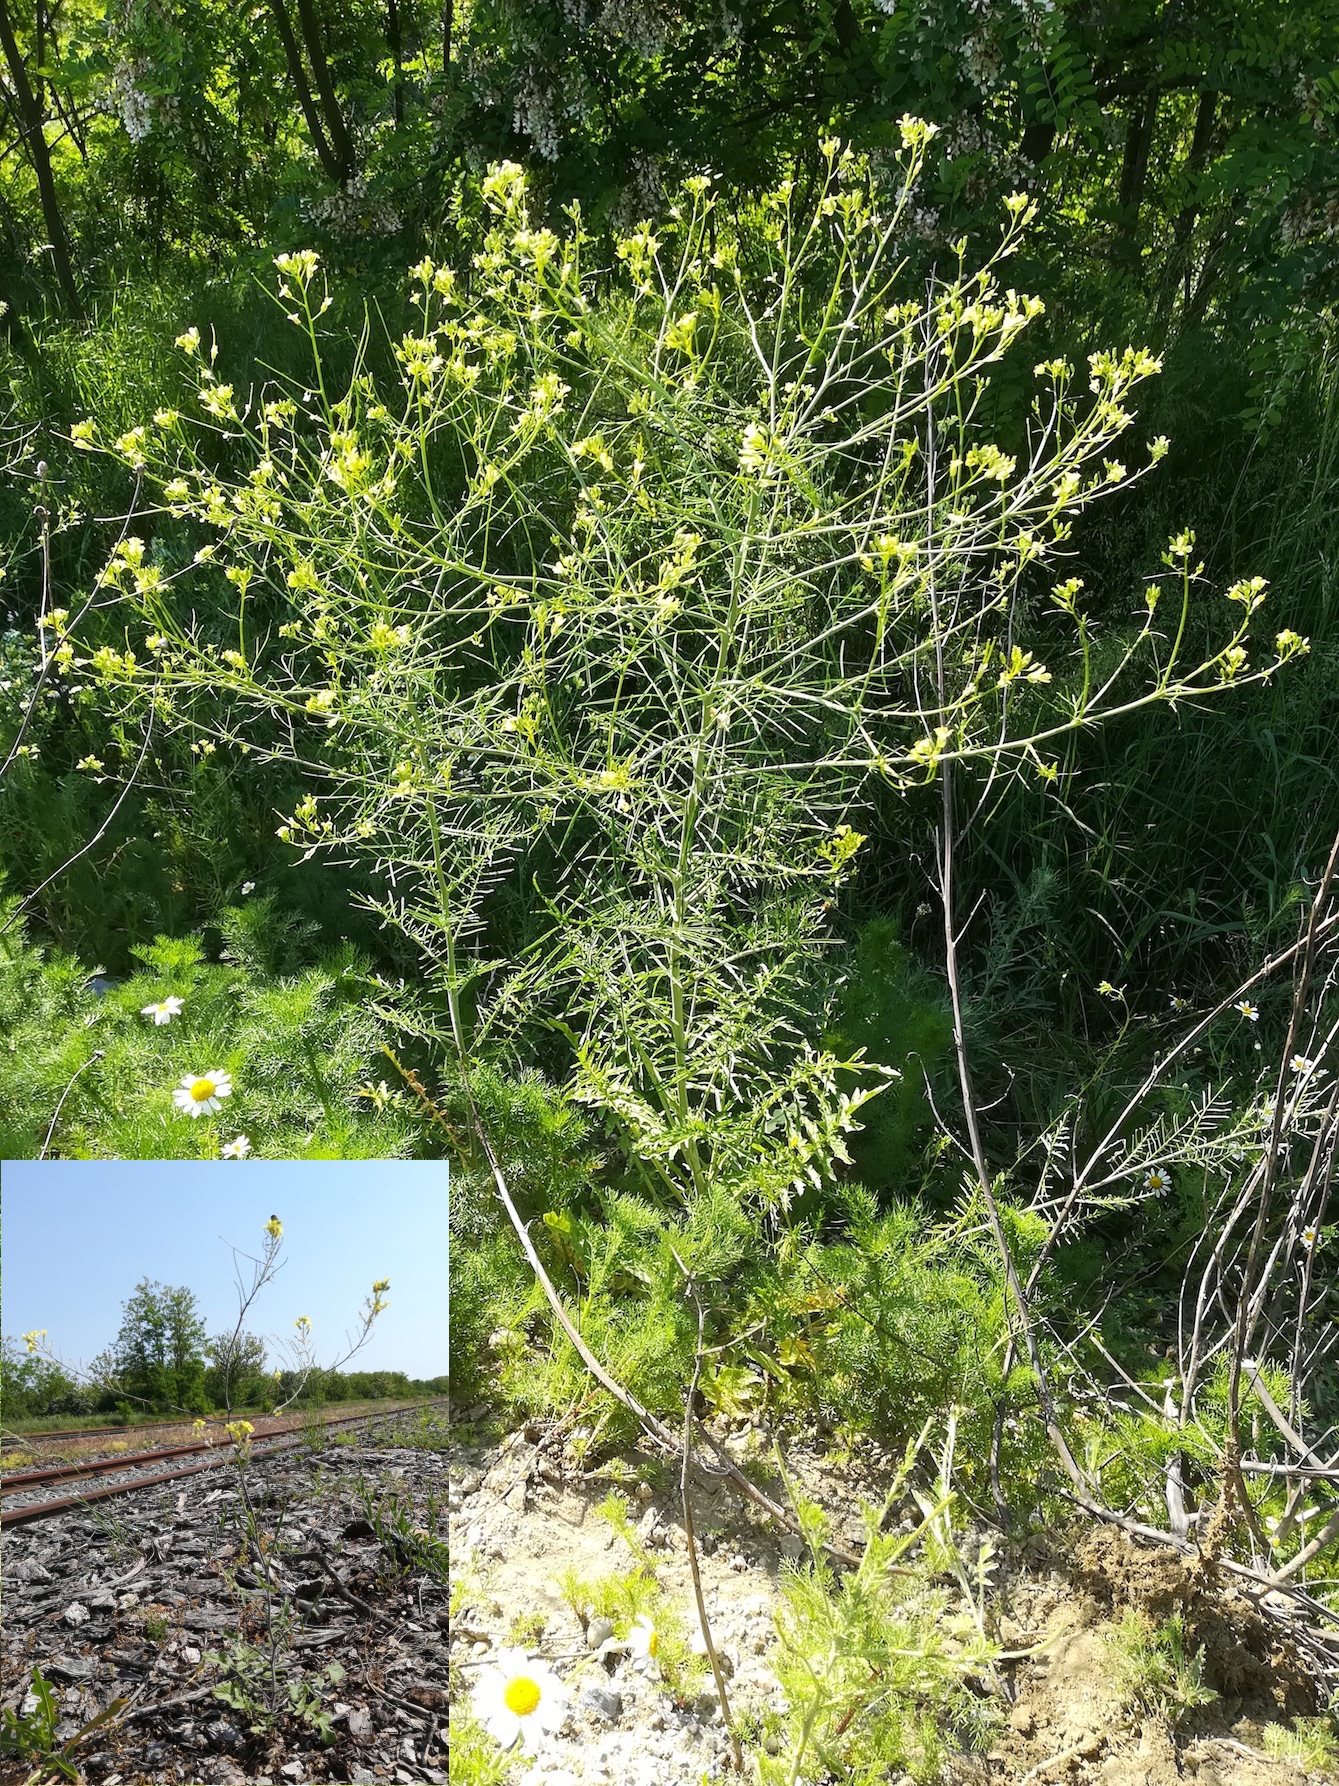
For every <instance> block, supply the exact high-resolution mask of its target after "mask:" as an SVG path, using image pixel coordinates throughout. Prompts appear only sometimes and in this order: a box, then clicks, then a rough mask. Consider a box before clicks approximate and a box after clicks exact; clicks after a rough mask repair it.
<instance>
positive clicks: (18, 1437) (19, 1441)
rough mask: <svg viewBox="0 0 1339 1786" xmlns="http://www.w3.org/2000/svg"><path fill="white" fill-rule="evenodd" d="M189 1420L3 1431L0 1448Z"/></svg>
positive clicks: (149, 1430)
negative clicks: (32, 1430) (12, 1431)
mask: <svg viewBox="0 0 1339 1786" xmlns="http://www.w3.org/2000/svg"><path fill="white" fill-rule="evenodd" d="M190 1424H191V1423H190V1421H189V1420H134V1421H132V1422H131V1423H130V1425H129V1426H68V1427H61V1428H59V1429H56V1428H53V1429H52V1430H51V1431H50V1432H31V1433H4V1434H2V1435H0V1449H3V1450H6V1451H21V1450H24V1449H26V1447H28V1446H29V1445H40V1444H41V1443H42V1442H43V1441H44V1440H46V1439H114V1438H117V1437H120V1436H122V1435H124V1434H125V1433H156V1432H164V1431H166V1430H167V1428H169V1427H178V1426H189V1425H190Z"/></svg>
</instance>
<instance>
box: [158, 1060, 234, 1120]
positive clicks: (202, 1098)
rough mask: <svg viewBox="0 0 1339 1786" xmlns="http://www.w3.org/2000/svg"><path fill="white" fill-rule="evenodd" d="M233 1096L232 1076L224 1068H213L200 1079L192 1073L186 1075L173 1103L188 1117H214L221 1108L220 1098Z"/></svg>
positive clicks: (173, 1094) (176, 1091)
mask: <svg viewBox="0 0 1339 1786" xmlns="http://www.w3.org/2000/svg"><path fill="white" fill-rule="evenodd" d="M231 1096H232V1077H231V1075H230V1074H228V1073H225V1072H224V1070H223V1068H222V1067H211V1068H210V1070H209V1071H208V1072H207V1073H201V1074H200V1075H199V1077H198V1078H197V1077H195V1076H194V1075H193V1074H191V1073H187V1074H185V1075H184V1076H183V1078H182V1081H181V1084H180V1085H179V1086H178V1087H177V1089H176V1090H175V1091H174V1092H173V1093H172V1101H173V1103H174V1104H175V1105H176V1106H177V1109H178V1110H182V1111H184V1112H185V1113H186V1115H187V1116H212V1115H213V1113H214V1112H215V1111H216V1110H217V1109H218V1108H219V1100H220V1098H229V1097H231Z"/></svg>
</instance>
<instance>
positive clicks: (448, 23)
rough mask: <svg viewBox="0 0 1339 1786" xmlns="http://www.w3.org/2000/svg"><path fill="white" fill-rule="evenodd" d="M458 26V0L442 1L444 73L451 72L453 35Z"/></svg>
mask: <svg viewBox="0 0 1339 1786" xmlns="http://www.w3.org/2000/svg"><path fill="white" fill-rule="evenodd" d="M455 24H456V0H442V73H443V74H444V75H445V74H449V73H450V72H451V34H452V32H453V31H454V30H455Z"/></svg>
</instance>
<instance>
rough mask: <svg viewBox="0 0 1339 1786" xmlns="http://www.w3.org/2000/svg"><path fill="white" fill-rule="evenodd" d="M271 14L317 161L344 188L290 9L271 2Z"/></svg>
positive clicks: (280, 1) (282, 3)
mask: <svg viewBox="0 0 1339 1786" xmlns="http://www.w3.org/2000/svg"><path fill="white" fill-rule="evenodd" d="M270 11H271V12H272V13H273V14H274V22H275V25H276V26H277V27H278V31H279V41H280V43H281V44H282V45H283V46H284V61H285V62H287V64H288V72H289V74H290V75H291V76H292V80H293V85H294V87H295V88H296V89H297V95H298V104H299V105H300V106H301V107H302V115H303V117H304V118H305V119H306V121H307V131H308V134H309V135H310V137H311V140H312V147H313V148H314V149H315V150H316V159H317V160H318V161H319V162H320V164H321V167H322V169H323V170H324V171H325V173H326V174H327V175H328V176H329V178H330V179H332V180H334V181H336V182H337V183H338V184H340V185H343V181H342V179H341V178H340V165H339V160H338V158H337V156H336V155H335V152H334V150H333V149H332V148H331V147H330V144H329V142H328V140H327V138H326V134H325V128H324V126H323V125H322V123H321V114H320V112H319V111H317V109H316V101H315V100H314V99H313V98H312V90H311V85H310V83H309V82H308V80H307V70H306V69H305V68H304V67H303V65H302V52H301V50H300V49H299V48H298V40H297V38H296V37H295V36H294V35H293V25H292V21H291V20H290V19H289V16H288V7H287V6H286V5H285V3H284V0H270Z"/></svg>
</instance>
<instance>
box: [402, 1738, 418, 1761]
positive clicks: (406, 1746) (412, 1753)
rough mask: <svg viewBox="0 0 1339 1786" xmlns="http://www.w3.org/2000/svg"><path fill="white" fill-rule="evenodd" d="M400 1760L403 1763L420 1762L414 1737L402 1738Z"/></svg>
mask: <svg viewBox="0 0 1339 1786" xmlns="http://www.w3.org/2000/svg"><path fill="white" fill-rule="evenodd" d="M400 1759H401V1761H408V1762H415V1761H417V1760H418V1750H417V1749H416V1748H415V1747H414V1739H413V1737H412V1736H402V1737H401V1738H400Z"/></svg>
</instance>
